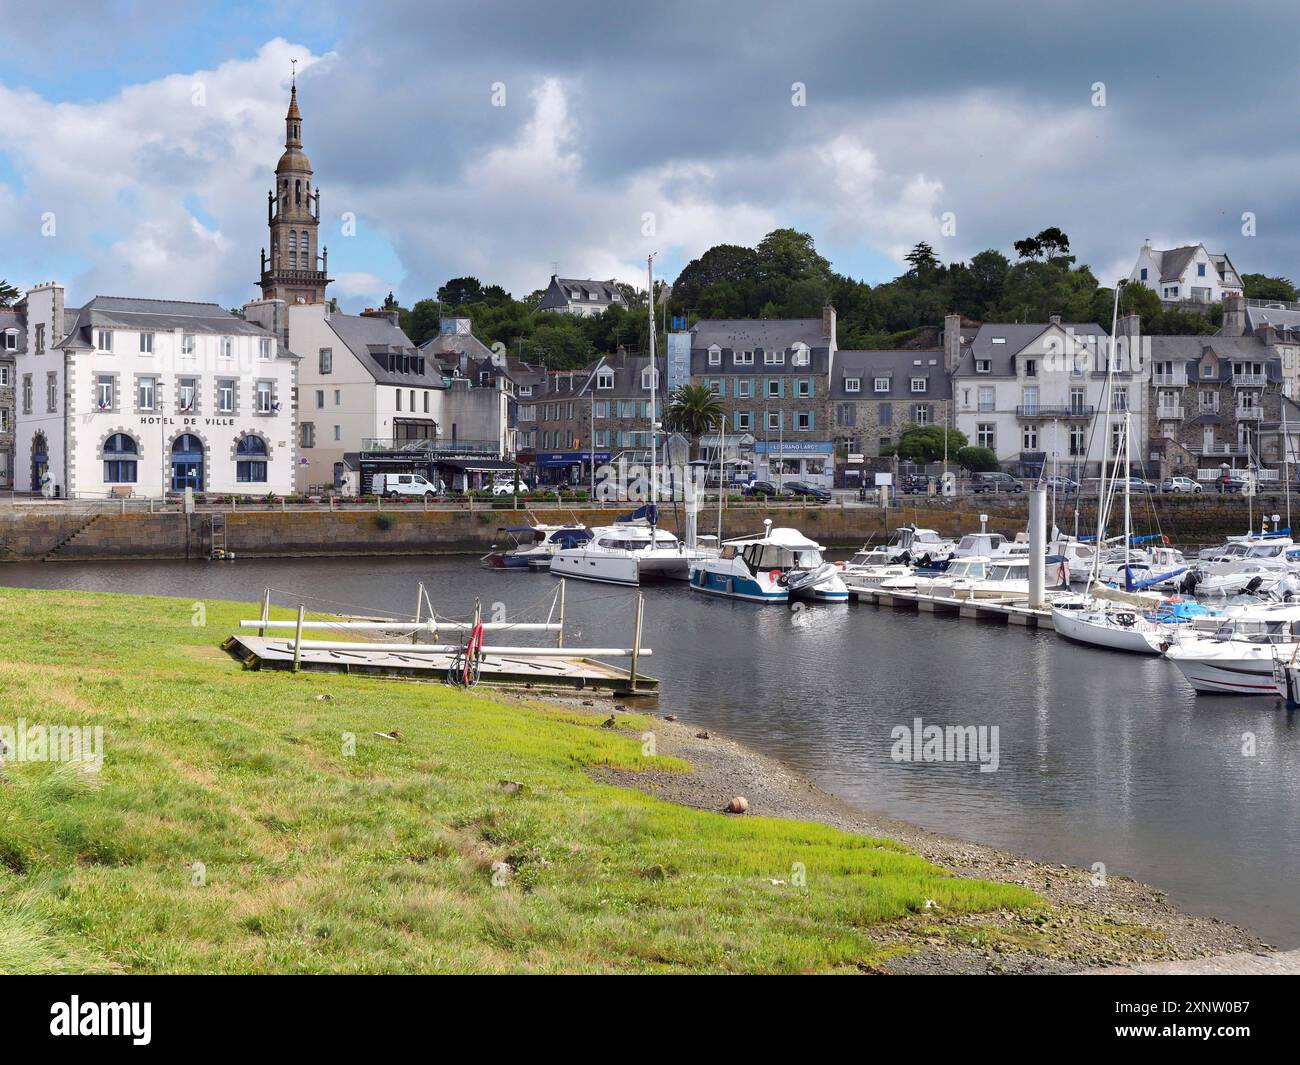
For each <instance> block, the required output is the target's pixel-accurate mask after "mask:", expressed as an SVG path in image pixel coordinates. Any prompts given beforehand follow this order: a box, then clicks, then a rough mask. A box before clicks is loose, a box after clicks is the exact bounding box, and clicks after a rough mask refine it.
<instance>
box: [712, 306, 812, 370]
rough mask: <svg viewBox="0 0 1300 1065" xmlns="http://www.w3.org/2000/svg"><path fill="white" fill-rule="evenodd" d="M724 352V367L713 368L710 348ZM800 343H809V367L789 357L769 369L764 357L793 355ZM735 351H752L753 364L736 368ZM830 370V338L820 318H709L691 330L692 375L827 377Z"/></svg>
mask: <svg viewBox="0 0 1300 1065" xmlns="http://www.w3.org/2000/svg"><path fill="white" fill-rule="evenodd" d="M715 344H716V345H717V346H718V347H719V348H721V349H722V365H721V366H710V365H709V348H711V347H712V346H713V345H715ZM796 344H806V345H807V346H808V351H809V365H808V366H792V365H791V364H790V359H789V355H788V354H787V357H786V360H785V362H784V363H783V364H782V365H780V366H768V365H765V364H764V362H763V356H764V354H765V353H766V352H769V351H784V352H787V353H788V352H789V351H790V350H791V349H792V348H793V347H794V346H795V345H796ZM735 351H752V352H753V353H754V362H753V365H743V366H736V365H735V364H734V363H733V361H732V358H731V356H732V353H733V352H735ZM829 369H830V338H829V337H827V336H826V335H825V334H823V332H822V320H821V319H820V318H706V319H704V320H702V321H699V322H697V323H696V324H695V326H694V327H693V328H692V329H691V373H692V374H699V375H702V376H714V377H716V376H719V375H722V374H741V375H744V376H751V377H752V376H761V375H763V374H767V375H769V376H774V375H778V374H790V375H795V376H809V375H819V374H821V375H824V374H826V373H827V372H828V371H829Z"/></svg>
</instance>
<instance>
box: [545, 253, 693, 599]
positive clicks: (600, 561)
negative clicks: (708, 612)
mask: <svg viewBox="0 0 1300 1065" xmlns="http://www.w3.org/2000/svg"><path fill="white" fill-rule="evenodd" d="M646 272H647V276H648V279H649V287H648V289H647V292H649V293H650V297H649V298H648V299H647V310H648V313H649V317H650V501H649V502H648V503H646V504H645V505H644V506H641V507H639V508H638V509H637V510H635V511H634V512H633V513H631V514H629V515H626V516H625V517H622V518H619V519H617V520H616V521H615V522H614V524H613V525H606V526H603V527H597V528H595V529H592V530H591V539H590V540H588V541H587V542H586V543H583V544H577V545H575V546H573V547H568V548H563V549H561V550H559V551H556V552H555V554H554V555H552V556H551V572H552V573H553V574H554V575H555V576H557V577H576V578H578V579H579V580H586V581H601V582H603V583H606V584H626V585H639V584H640V583H641V581H642V579H643V578H647V577H649V578H656V577H657V578H661V579H663V578H666V579H669V580H682V581H684V580H687V579H689V577H690V568H691V564H692V563H693V562H697V561H700V560H701V559H705V558H710V557H713V556H714V555H715V554H716V553H717V551H716V549H710V548H706V547H701V546H700V545H699V543H698V540H697V537H696V525H697V521H698V516H699V499H698V497H697V495H696V492H695V482H694V481H693V480H691V479H690V478H687V479H686V482H685V484H686V540H685V541H684V542H683V541H682V540H679V539H678V538H677V537H676V536H674V535H673V534H672V533H671V532H669V531H668V530H667V529H660V528H659V505H658V499H659V464H658V461H657V459H658V432H659V422H658V404H657V402H656V398H655V397H656V390H657V388H658V383H659V374H658V372H657V371H656V369H655V316H654V298H653V297H654V290H655V286H654V255H653V254H651V255H650V256H649V257H648V258H647V260H646Z"/></svg>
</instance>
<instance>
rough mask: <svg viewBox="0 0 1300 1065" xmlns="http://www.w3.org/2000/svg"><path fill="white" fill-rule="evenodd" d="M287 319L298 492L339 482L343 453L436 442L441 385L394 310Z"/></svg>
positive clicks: (292, 314)
mask: <svg viewBox="0 0 1300 1065" xmlns="http://www.w3.org/2000/svg"><path fill="white" fill-rule="evenodd" d="M248 313H250V315H251V314H255V313H256V305H255V304H254V305H250V306H249V308H248ZM288 313H289V337H290V342H291V343H292V344H293V348H294V351H295V352H296V353H297V354H298V355H299V356H300V357H301V363H300V366H299V390H300V391H299V396H300V410H299V415H298V444H299V450H300V453H301V455H302V460H303V461H301V462H300V463H299V466H298V489H299V491H304V492H305V491H307V490H308V489H310V488H327V487H329V486H331V485H337V484H341V483H342V477H343V471H344V462H345V460H344V456H345V455H349V454H352V455H355V454H357V453H359V452H362V451H371V450H376V449H380V448H403V447H410V448H418V447H419V446H420V445H421V443H422V442H432V441H434V440H436V439H437V437H438V418H439V416H440V414H441V407H442V402H441V396H442V393H443V392H444V391H445V390H446V383H445V382H444V380H443V376H442V373H441V372H440V371H439V370H438V368H437V367H436V366H435V365H434V364H433V362H432V360H431V359H429V358H426V357H425V356H424V355H423V354H421V352H420V351H419V349H418V348H416V346H415V345H414V344H413V343H412V342H411V339H410V338H409V337H408V336H407V335H406V334H405V333H404V332H402V330H401V329H400V328H399V327H398V324H397V312H396V311H392V312H387V311H372V312H368V313H365V314H359V315H352V314H340V313H337V312H336V313H330V310H329V306H328V305H327V304H324V303H305V304H290V305H289V312H288Z"/></svg>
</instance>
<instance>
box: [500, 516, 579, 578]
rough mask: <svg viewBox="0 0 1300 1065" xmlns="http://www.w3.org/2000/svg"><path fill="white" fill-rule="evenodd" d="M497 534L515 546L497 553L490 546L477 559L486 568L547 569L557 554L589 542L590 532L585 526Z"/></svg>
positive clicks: (528, 528)
mask: <svg viewBox="0 0 1300 1065" xmlns="http://www.w3.org/2000/svg"><path fill="white" fill-rule="evenodd" d="M497 532H499V533H505V534H506V535H507V536H509V537H511V538H512V539H513V540H514V544H515V546H514V547H511V548H508V549H506V550H499V549H497V548H496V545H495V544H494V545H493V550H491V551H489V552H488V553H487V554H486V555H484V556H483V557H482V558H481V559H480V560H479V561H480V562H482V564H483V565H484V566H487V567H488V568H490V569H528V568H530V567H531V568H533V569H549V568H550V565H551V557H552V556H553V555H554V554H555V553H556V552H557V551H559V550H562V549H564V548H569V547H577V546H579V545H581V544H585V543H586V542H587V541H588V540H590V539H591V530H590V529H588V528H587V527H586V526H585V525H542V524H537V525H523V526H503V527H502V528H499V529H498V530H497Z"/></svg>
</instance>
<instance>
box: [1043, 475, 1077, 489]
mask: <svg viewBox="0 0 1300 1065" xmlns="http://www.w3.org/2000/svg"><path fill="white" fill-rule="evenodd" d="M1043 487H1044V488H1046V489H1047V490H1048V491H1049V492H1053V491H1054V492H1077V491H1078V490H1079V482H1078V481H1076V480H1074V479H1073V478H1071V477H1066V476H1065V474H1063V473H1052V474H1049V475H1048V476H1046V477H1044V478H1043Z"/></svg>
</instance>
